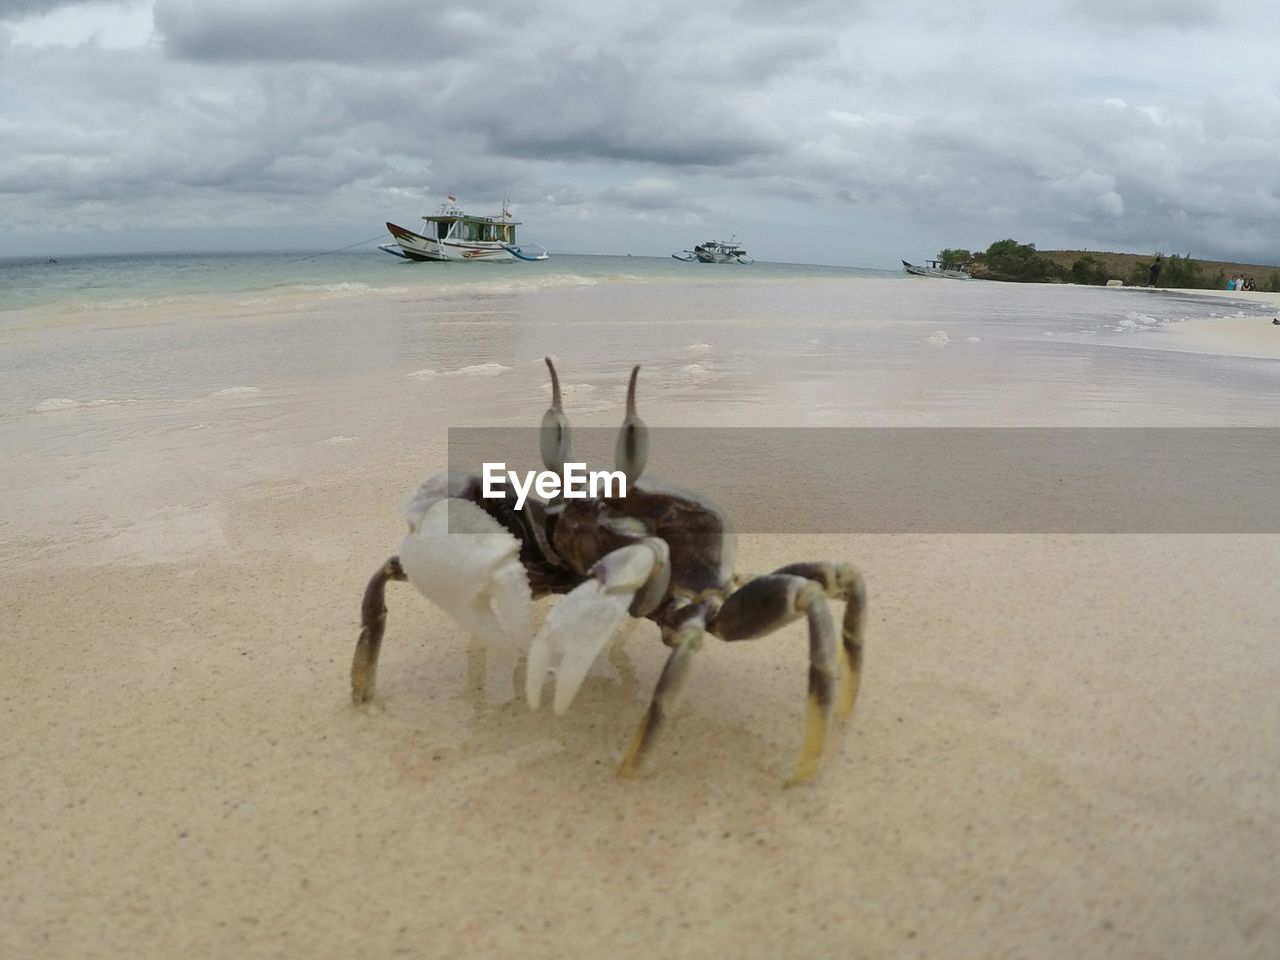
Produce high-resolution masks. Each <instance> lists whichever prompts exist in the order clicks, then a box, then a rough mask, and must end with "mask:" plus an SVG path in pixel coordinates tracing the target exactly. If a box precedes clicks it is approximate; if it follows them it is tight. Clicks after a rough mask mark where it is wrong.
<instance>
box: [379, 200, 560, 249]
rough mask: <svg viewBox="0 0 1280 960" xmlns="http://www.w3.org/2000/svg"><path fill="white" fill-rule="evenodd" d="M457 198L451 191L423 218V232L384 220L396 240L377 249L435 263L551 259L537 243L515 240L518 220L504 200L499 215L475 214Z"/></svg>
mask: <svg viewBox="0 0 1280 960" xmlns="http://www.w3.org/2000/svg"><path fill="white" fill-rule="evenodd" d="M457 201H458V198H457V197H455V196H453V195H452V194H450V195H449V198H448V200H446V201H445V202H444V203H442V204H440V209H439V211H437V212H436V213H434V214H432V215H429V216H425V217H423V218H422V219H423V220H425V221H426V222H427V225H426V228H425V229H424V230H423V232H422V233H416V232H414V231H413V230H408V229H406V228H404V227H401V226H399V225H397V224H394V223H391V222H390V221H387V231H388V232H389V233H390V234H391V236H392V237H394V238H395V241H396V242H395V243H381V244H379V245H378V249H379V250H383V251H385V252H387V253H390V254H392V255H393V256H397V257H403V258H404V259H405V260H419V261H428V262H437V263H450V262H461V263H467V262H472V261H485V262H491V263H510V262H511V261H513V260H547V259H549V258H550V256H551V254H549V253H547V251H546V250H545V249H544V248H543V247H541V246H539V245H538V244H536V243H533V244H530V243H524V244H518V243H516V227H518V226H520V221H519V220H512V219H511V213H510V212H509V211H508V210H507V205H506V204H505V203H504V204H503V205H502V213H501V214H500V215H499V216H496V217H477V216H472V215H471V214H468V213H464V212H463V211H462V210H460V209H459V208H458V206H457Z"/></svg>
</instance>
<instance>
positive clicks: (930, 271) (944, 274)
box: [902, 260, 972, 280]
mask: <svg viewBox="0 0 1280 960" xmlns="http://www.w3.org/2000/svg"><path fill="white" fill-rule="evenodd" d="M902 269H903V271H904V272H905V273H906V274H907V275H908V276H912V277H936V278H938V279H941V280H969V279H972V278H971V277H970V276H969V275H968V274H967V273H965V272H964V271H963V270H940V269H938V268H937V267H919V266H916V265H915V264H914V263H907V261H905V260H903V261H902Z"/></svg>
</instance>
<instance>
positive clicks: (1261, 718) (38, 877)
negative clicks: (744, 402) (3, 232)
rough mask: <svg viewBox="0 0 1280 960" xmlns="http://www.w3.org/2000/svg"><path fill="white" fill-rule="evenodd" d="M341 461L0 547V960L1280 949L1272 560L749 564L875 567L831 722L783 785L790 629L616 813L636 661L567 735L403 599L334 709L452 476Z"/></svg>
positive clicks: (897, 549) (1076, 540)
mask: <svg viewBox="0 0 1280 960" xmlns="http://www.w3.org/2000/svg"><path fill="white" fill-rule="evenodd" d="M1277 338H1278V339H1280V332H1277ZM410 383H412V381H410ZM406 389H407V388H406ZM232 399H233V400H235V399H237V398H232ZM238 399H239V401H240V402H246V403H247V402H249V401H251V400H252V398H238ZM454 402H455V403H457V404H458V405H459V407H460V408H465V404H466V403H467V402H468V400H467V397H466V395H465V394H463V393H459V394H458V396H457V398H456V399H455V401H454ZM64 413H65V414H66V415H74V414H75V411H66V412H56V413H54V414H52V415H57V416H61V415H64ZM208 416H211V415H208ZM345 436H346V434H345V433H342V432H340V430H339V429H335V430H334V431H333V434H332V436H330V437H329V439H330V440H332V441H333V442H332V443H331V444H328V445H327V446H324V447H322V448H318V449H321V450H323V451H325V455H326V456H332V460H330V461H328V467H327V468H326V469H324V470H314V469H312V466H313V465H308V466H307V467H305V468H304V467H302V466H296V467H294V468H288V467H281V468H280V469H278V470H276V471H273V472H269V473H267V474H265V475H264V476H262V477H261V478H259V479H257V480H255V481H254V482H252V483H242V484H238V485H234V486H232V485H230V484H227V485H225V486H223V485H222V481H221V480H219V479H218V478H219V477H221V476H222V474H220V473H216V472H215V473H214V475H213V479H210V480H208V481H207V483H208V484H209V487H208V489H207V490H205V491H204V495H202V496H201V497H199V498H191V499H188V500H187V501H184V499H183V493H182V491H181V490H178V491H177V492H174V491H173V490H172V485H171V484H169V483H167V482H166V478H168V477H169V476H170V473H166V472H165V471H166V470H167V471H170V472H174V471H178V470H179V469H180V466H175V465H174V464H175V463H178V464H180V462H181V460H182V456H183V453H184V445H185V444H190V443H192V442H194V441H192V440H190V439H183V438H182V437H180V436H179V437H176V438H170V439H166V441H165V443H166V444H167V447H166V449H167V451H168V452H167V454H166V455H167V457H168V458H169V459H168V460H166V461H164V463H165V464H167V466H165V467H159V466H157V469H158V470H160V473H159V475H158V477H157V479H156V480H155V483H154V485H152V486H143V487H137V486H136V485H135V484H133V483H132V482H129V481H128V479H127V477H126V478H125V479H122V478H121V477H120V476H112V477H102V478H99V480H97V481H95V483H94V486H93V489H94V490H96V491H97V492H96V493H93V494H92V495H90V494H88V493H86V498H87V499H86V502H84V503H76V504H67V505H66V507H65V510H64V511H63V513H64V516H63V517H62V518H61V519H60V521H59V522H56V523H55V522H53V521H48V522H45V523H43V524H42V525H32V526H31V527H30V528H28V527H25V526H22V525H20V523H19V522H18V520H16V519H15V520H12V521H11V522H10V523H9V524H8V525H7V527H6V528H5V529H6V541H7V545H6V547H5V550H4V553H3V555H2V556H0V608H2V613H3V618H4V622H5V623H6V624H7V625H8V627H7V629H6V643H5V645H4V650H5V653H4V661H3V665H4V671H3V676H4V679H3V681H2V683H0V692H2V695H3V701H4V707H5V713H4V716H5V726H6V736H5V739H4V745H3V748H2V749H3V770H4V784H5V789H4V795H3V797H4V798H3V808H2V810H0V856H2V857H3V864H4V867H3V878H2V879H0V954H3V955H4V956H6V957H15V958H28V957H30V958H36V957H40V958H55V957H58V958H60V957H68V958H69V957H76V958H83V957H131V958H132V957H184V958H205V957H209V958H226V957H237V958H249V957H329V956H334V957H337V956H345V957H353V956H368V957H387V956H402V955H403V956H416V957H462V956H465V957H483V956H501V957H521V958H526V957H566V956H567V957H603V956H609V957H646V958H653V957H666V956H690V957H701V956H707V957H735V958H736V957H864V956H865V957H973V958H996V957H1035V958H1044V957H1062V958H1079V957H1086V956H1087V957H1124V958H1134V957H1152V958H1156V957H1159V958H1170V957H1186V958H1197V960H1203V958H1211V957H1213V958H1216V957H1232V958H1235V957H1260V958H1261V957H1271V956H1274V955H1275V946H1276V944H1277V943H1278V942H1280V871H1277V868H1276V864H1277V862H1280V826H1278V823H1280V819H1278V818H1277V814H1278V813H1280V764H1278V763H1277V759H1280V758H1278V757H1277V745H1278V744H1280V698H1277V696H1276V689H1277V682H1278V681H1280V648H1278V647H1277V644H1276V642H1275V638H1276V636H1277V633H1278V631H1277V628H1278V627H1280V577H1278V576H1277V571H1278V570H1280V538H1278V537H1275V536H1154V535H1151V536H1048V535H1044V536H977V535H975V536H853V535H848V536H833V535H828V536H811V537H799V536H746V537H744V538H743V539H742V542H741V543H740V547H739V567H740V568H741V569H744V570H752V571H766V570H769V569H771V568H774V567H776V566H778V565H781V564H783V563H787V562H792V561H795V560H800V559H815V558H835V559H848V560H852V561H854V562H856V563H857V564H858V565H859V566H860V567H861V568H862V569H863V571H864V572H865V574H866V576H867V579H868V582H869V586H870V604H871V607H870V609H871V615H870V620H869V624H868V628H867V644H868V663H867V673H866V679H865V683H864V686H863V690H862V693H861V699H860V701H859V703H858V708H857V711H856V715H855V717H854V718H853V721H852V723H850V724H848V725H846V726H845V727H843V728H842V729H841V731H840V734H839V735H838V736H837V737H836V738H835V739H834V741H833V742H832V743H831V744H830V745H829V747H828V751H827V756H826V758H825V765H824V769H823V771H822V773H821V775H820V776H819V777H818V779H816V780H815V781H813V782H812V783H810V784H808V785H806V786H803V787H799V788H795V789H783V781H784V779H785V777H786V776H787V775H788V774H789V773H790V772H791V768H792V765H793V762H794V757H795V753H796V750H797V749H798V746H799V741H800V734H801V730H802V723H803V701H804V689H805V673H806V639H805V632H804V629H803V627H801V626H799V625H795V626H792V627H789V628H787V629H786V630H784V631H782V632H780V633H778V634H776V635H774V636H773V637H771V638H768V639H763V640H760V641H757V642H754V643H748V644H736V645H726V644H719V643H716V642H714V641H711V642H709V643H708V645H707V646H706V647H705V648H704V650H703V651H702V652H701V653H700V655H699V658H698V663H697V667H696V671H695V673H694V675H693V678H692V680H691V681H690V685H689V690H688V697H687V699H686V702H685V704H684V706H683V707H682V708H681V709H680V711H679V712H678V713H677V715H676V716H675V717H674V719H673V721H672V723H671V726H670V728H669V729H668V731H667V732H666V734H665V736H664V738H663V739H662V740H661V741H660V742H659V744H658V747H657V748H656V750H655V755H654V762H653V764H652V767H651V769H650V772H649V774H648V776H646V777H645V778H643V779H641V780H639V781H634V782H633V781H623V780H620V779H619V778H617V777H616V776H615V775H614V772H613V770H614V765H615V763H616V761H617V759H618V757H619V756H620V753H621V751H622V749H623V748H624V747H625V745H626V743H627V740H628V738H629V737H630V735H631V733H632V731H633V729H634V728H635V726H636V724H637V723H638V722H639V720H640V718H641V716H642V714H643V711H644V708H645V704H646V703H647V699H648V696H649V693H650V691H651V690H652V688H653V685H654V682H655V680H656V678H657V675H658V672H659V670H660V669H661V666H662V662H663V658H664V651H663V648H662V647H661V645H660V643H659V642H658V639H657V637H656V630H655V629H654V628H653V627H652V626H651V625H647V624H636V625H634V626H631V627H627V628H625V629H624V631H623V634H622V636H621V637H620V638H619V640H618V642H617V643H616V644H615V646H614V648H613V649H612V651H611V652H610V654H609V656H608V658H607V662H602V664H601V666H600V668H599V669H598V670H597V671H596V672H594V673H593V674H592V676H591V677H590V678H589V679H588V681H587V683H586V685H585V687H584V688H583V690H582V692H581V693H580V694H579V698H578V700H577V702H576V703H575V704H574V706H573V708H572V709H571V710H570V711H569V712H568V713H567V714H566V715H565V716H563V717H556V716H554V715H553V714H552V713H551V712H550V711H549V710H548V709H545V708H544V709H543V710H541V711H538V712H531V711H530V710H529V709H528V707H527V706H526V705H525V704H524V703H523V702H522V701H521V700H516V699H509V698H508V699H504V698H503V697H502V696H501V691H500V690H499V691H495V690H493V689H488V690H486V688H485V684H484V683H483V675H484V666H483V658H482V655H481V652H480V650H479V649H478V648H477V646H476V644H475V643H474V642H473V641H471V640H470V639H469V638H468V637H467V636H466V635H465V634H464V633H463V631H462V630H461V629H460V628H459V627H458V626H457V625H456V624H454V623H453V622H452V621H450V620H448V619H447V618H446V617H444V616H443V615H442V614H441V613H439V612H438V611H437V610H435V609H433V608H432V607H431V606H430V605H429V604H428V603H427V602H426V601H425V600H424V599H422V598H421V597H420V596H418V595H416V594H415V593H414V592H413V591H412V590H411V589H410V588H408V587H407V586H406V585H402V584H397V585H393V587H392V589H391V591H390V594H389V599H388V604H389V607H390V625H389V628H388V634H387V640H386V644H385V647H384V652H383V657H382V668H381V671H380V685H379V695H378V697H377V699H376V701H375V703H374V704H373V705H372V706H370V707H366V708H354V707H353V706H352V705H351V703H350V701H349V697H348V689H347V672H348V667H349V663H350V657H351V652H352V648H353V646H354V641H355V638H356V633H357V631H358V616H359V613H358V608H359V599H360V595H361V592H362V590H363V588H364V584H365V582H366V580H367V578H368V576H369V575H370V574H371V573H372V572H373V570H374V569H375V568H376V567H377V565H378V564H379V563H381V561H382V560H383V559H384V558H385V557H386V556H387V555H388V554H390V553H391V552H393V551H394V550H395V549H396V546H397V544H398V541H399V538H400V535H401V532H402V523H401V521H400V520H399V518H398V517H397V515H396V512H395V510H396V507H397V506H398V504H399V503H400V502H401V500H402V499H403V497H404V495H405V494H406V493H407V492H408V487H409V486H411V484H412V483H413V482H415V481H416V480H417V479H418V478H419V477H420V476H421V474H423V473H424V472H427V471H428V470H429V469H430V468H431V467H433V466H434V465H435V464H436V463H437V462H438V457H439V455H440V452H441V451H440V449H439V448H438V447H435V448H432V447H430V446H428V447H426V448H422V449H418V448H415V447H414V446H413V444H412V443H411V438H403V440H402V441H401V443H400V446H399V447H398V448H397V450H398V452H397V453H396V454H395V455H391V456H387V457H368V456H367V455H366V453H365V452H364V451H362V449H361V444H360V443H357V442H347V441H346V440H344V439H343V438H344V437H345ZM157 464H159V461H157ZM175 475H176V474H175ZM193 482H194V481H193ZM37 486H38V485H37ZM99 488H101V489H99ZM125 488H127V489H125ZM86 489H87V488H86ZM37 496H38V491H37V492H33V493H32V494H31V497H32V498H33V500H32V502H33V503H34V502H36V501H35V499H34V498H36V497H37ZM108 496H112V497H116V498H118V499H119V500H120V502H121V503H124V504H125V505H126V506H125V507H122V508H121V510H120V512H119V513H116V512H115V511H105V515H104V512H103V511H101V509H100V508H95V506H94V500H95V499H101V498H105V497H108ZM95 509H98V512H95ZM113 517H125V518H126V519H120V520H113V519H112V518H113ZM544 611H545V606H540V608H539V613H540V614H541V613H542V612H544Z"/></svg>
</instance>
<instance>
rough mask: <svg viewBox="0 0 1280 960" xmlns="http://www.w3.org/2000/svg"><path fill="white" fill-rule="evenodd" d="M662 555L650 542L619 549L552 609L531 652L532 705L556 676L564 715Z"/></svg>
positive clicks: (529, 686)
mask: <svg viewBox="0 0 1280 960" xmlns="http://www.w3.org/2000/svg"><path fill="white" fill-rule="evenodd" d="M662 546H665V544H664V545H662ZM657 552H658V550H657V548H656V547H654V546H650V545H649V544H647V543H642V544H633V545H631V546H627V547H622V548H620V549H618V550H615V551H614V552H613V553H611V554H609V555H608V556H606V557H605V558H604V559H603V560H601V561H600V562H599V563H598V564H596V567H595V568H594V569H593V570H592V574H593V576H592V578H591V579H590V580H587V581H586V582H585V583H582V584H579V585H578V586H577V587H575V588H574V589H573V590H571V591H569V593H567V594H566V595H565V596H564V598H563V599H561V600H560V601H559V602H558V603H556V605H555V606H554V607H552V608H551V612H550V613H549V614H548V615H547V619H546V621H545V622H544V623H543V624H542V629H541V630H539V631H538V635H537V637H535V638H534V640H533V645H532V647H530V649H529V660H528V663H527V664H526V671H527V672H526V674H525V695H526V696H527V697H528V699H529V706H531V707H536V706H538V704H539V703H540V702H541V700H542V687H543V684H544V683H545V682H546V679H547V674H548V673H554V674H555V677H556V694H555V703H554V708H555V711H556V713H564V712H565V710H567V709H568V708H569V704H571V703H572V702H573V698H574V696H576V695H577V693H578V689H579V688H580V687H581V686H582V683H583V681H584V680H585V679H586V677H587V671H589V670H590V669H591V664H593V663H594V662H595V660H596V657H598V656H599V655H600V651H601V650H603V649H604V648H605V647H606V646H608V644H609V641H610V640H611V639H613V635H614V634H615V633H617V631H618V628H619V627H620V626H622V621H623V620H625V619H626V616H627V609H628V608H629V607H630V606H631V601H632V599H633V598H634V596H635V594H636V591H637V590H639V589H640V588H641V587H643V586H644V585H645V583H646V581H647V580H648V579H649V576H650V574H651V573H652V572H653V569H654V566H655V564H656V563H657V562H658V557H657Z"/></svg>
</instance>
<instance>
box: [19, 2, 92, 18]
mask: <svg viewBox="0 0 1280 960" xmlns="http://www.w3.org/2000/svg"><path fill="white" fill-rule="evenodd" d="M90 2H93V0H3V2H0V23H6V22H13V21H16V20H25V19H26V18H27V17H35V16H40V15H41V14H45V13H50V12H52V11H54V10H57V9H58V8H59V7H73V6H76V5H77V4H79V5H84V4H86V3H90Z"/></svg>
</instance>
